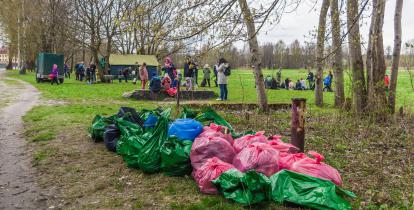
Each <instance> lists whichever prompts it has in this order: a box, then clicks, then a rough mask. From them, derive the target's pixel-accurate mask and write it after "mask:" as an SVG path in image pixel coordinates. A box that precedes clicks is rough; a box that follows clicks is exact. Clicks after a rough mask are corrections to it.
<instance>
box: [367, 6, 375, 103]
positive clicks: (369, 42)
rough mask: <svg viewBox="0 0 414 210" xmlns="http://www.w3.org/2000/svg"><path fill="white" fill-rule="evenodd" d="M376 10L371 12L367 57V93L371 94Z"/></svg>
mask: <svg viewBox="0 0 414 210" xmlns="http://www.w3.org/2000/svg"><path fill="white" fill-rule="evenodd" d="M372 5H377V0H372ZM374 17H375V10H372V13H371V24H370V27H369V35H368V46H367V58H366V61H365V62H366V75H367V84H366V85H367V95H369V88H368V86H369V81H370V80H371V73H370V70H371V68H372V44H371V43H372V36H371V34H373V30H374V20H375V18H374Z"/></svg>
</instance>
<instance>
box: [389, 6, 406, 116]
mask: <svg viewBox="0 0 414 210" xmlns="http://www.w3.org/2000/svg"><path fill="white" fill-rule="evenodd" d="M402 8H403V0H397V2H396V5H395V14H394V51H393V53H392V67H391V81H390V89H389V93H388V94H389V95H388V103H389V108H390V110H391V113H394V112H395V98H396V94H397V77H398V66H399V64H400V54H401V33H402V32H401V13H402Z"/></svg>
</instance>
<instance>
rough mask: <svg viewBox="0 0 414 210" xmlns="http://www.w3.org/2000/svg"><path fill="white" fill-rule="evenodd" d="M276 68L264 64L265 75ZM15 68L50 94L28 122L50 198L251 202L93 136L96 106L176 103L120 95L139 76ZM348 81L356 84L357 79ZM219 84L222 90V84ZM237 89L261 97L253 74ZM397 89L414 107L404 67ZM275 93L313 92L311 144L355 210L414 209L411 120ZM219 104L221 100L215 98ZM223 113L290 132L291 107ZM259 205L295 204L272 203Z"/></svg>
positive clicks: (65, 201) (107, 205)
mask: <svg viewBox="0 0 414 210" xmlns="http://www.w3.org/2000/svg"><path fill="white" fill-rule="evenodd" d="M272 73H273V71H271V70H265V71H264V74H265V76H266V75H271V74H272ZM306 75H307V72H306V71H305V70H284V71H283V72H282V78H285V77H290V78H291V79H293V80H297V79H300V78H301V77H306ZM8 76H9V77H13V78H18V79H22V80H24V81H28V82H30V83H31V84H33V85H34V86H35V87H36V88H38V89H39V90H40V91H41V92H42V95H43V99H44V101H45V102H44V103H42V105H39V106H37V107H35V108H34V109H33V110H31V111H30V112H29V113H28V114H27V115H26V116H25V117H24V121H25V135H26V136H27V139H28V141H29V146H30V147H31V148H32V149H33V159H34V160H33V165H34V166H35V167H36V168H37V170H38V172H39V173H40V174H41V176H39V180H38V182H39V183H40V185H41V186H42V187H44V188H46V189H52V190H54V191H56V192H55V193H56V196H57V197H56V199H52V200H50V201H48V203H49V205H50V206H52V205H53V206H56V207H59V208H64V209H114V208H123V209H148V208H155V209H220V210H221V209H245V208H244V207H242V206H240V205H237V204H235V203H233V202H230V201H227V200H225V199H224V198H223V197H222V196H210V195H204V194H201V193H200V192H199V191H198V188H197V186H196V184H195V182H194V181H193V180H192V178H191V177H167V176H164V175H163V174H154V175H148V174H144V173H142V172H141V171H140V170H135V169H129V168H127V167H126V165H125V164H124V162H123V161H122V158H120V157H119V156H117V155H115V154H113V153H110V152H107V151H106V148H105V147H104V145H103V144H96V143H93V142H92V140H91V138H90V137H89V136H88V133H87V128H88V127H89V126H90V123H91V120H92V118H93V117H94V116H95V115H96V114H102V115H112V114H114V113H116V112H117V110H118V109H119V107H121V106H131V107H135V108H137V109H141V108H155V107H157V106H161V107H171V106H172V105H171V104H170V103H165V102H150V101H136V100H129V99H125V98H122V97H121V95H122V93H124V92H126V91H131V90H134V89H137V88H139V86H133V85H132V84H131V83H128V84H125V83H121V84H119V83H118V82H117V81H116V82H114V83H113V84H95V85H87V84H86V83H80V82H78V81H76V80H74V79H69V80H66V81H65V83H64V84H62V85H59V86H56V85H54V86H51V85H50V84H49V83H39V84H38V83H36V82H35V79H34V74H33V73H28V74H26V75H19V74H18V73H17V72H16V71H10V72H8ZM200 77H201V76H200ZM346 78H347V77H346ZM347 81H349V80H347ZM10 85H13V84H10ZM346 86H347V87H348V88H349V82H347V83H346ZM242 87H243V88H242ZM212 89H213V90H214V91H216V92H217V91H218V88H212ZM243 89H244V91H243ZM229 91H230V95H229V96H230V98H229V99H230V100H229V101H228V102H227V103H232V102H253V103H254V102H255V101H256V93H255V88H254V79H253V74H252V73H251V72H249V71H246V70H234V71H233V72H232V76H231V77H230V84H229ZM398 91H399V92H398V105H404V106H406V107H413V103H414V94H413V92H414V91H413V90H412V89H411V85H410V80H409V74H408V73H407V72H404V71H403V72H401V73H400V77H399V86H398ZM243 93H244V94H243ZM267 94H268V98H269V103H290V99H291V98H296V97H304V98H307V99H308V100H309V103H308V104H309V109H308V112H307V117H306V126H305V128H306V150H316V151H318V152H320V153H321V154H323V155H324V156H325V158H326V160H325V162H326V163H328V164H330V165H332V166H334V167H335V168H337V169H338V170H339V172H340V173H341V175H342V179H343V182H344V188H346V189H349V190H352V191H354V192H355V193H356V194H357V195H358V198H357V199H355V200H353V201H352V205H353V208H355V209H358V208H367V209H378V208H383V209H387V208H395V209H412V207H413V203H414V194H413V193H412V191H410V190H407V189H412V180H414V166H413V164H412V158H410V157H414V150H413V148H414V145H413V144H414V139H413V138H414V137H413V136H414V135H413V132H412V131H413V130H414V127H413V125H414V120H413V119H412V118H408V117H407V118H402V119H399V118H397V119H392V120H391V121H390V122H389V123H386V124H376V123H373V122H372V121H371V120H370V119H364V118H359V117H357V116H354V115H352V114H349V113H343V112H340V111H339V110H337V109H334V108H333V106H332V103H333V93H324V99H325V103H326V106H324V107H323V108H316V107H315V106H314V105H313V101H314V97H313V91H293V90H291V91H287V90H268V91H267ZM349 94H350V93H349V92H347V95H348V96H349ZM211 103H217V102H216V101H215V100H212V101H211ZM218 103H220V102H218ZM219 113H220V114H221V115H222V116H223V117H224V118H226V119H227V120H228V121H229V122H230V123H231V124H232V125H233V127H234V128H235V129H236V131H238V132H240V131H246V130H264V131H266V133H267V135H272V134H282V135H283V136H286V138H285V139H286V140H287V139H289V136H288V135H289V133H290V112H289V111H286V110H279V111H273V112H271V113H269V114H263V113H257V112H254V111H253V112H251V113H250V114H251V116H250V117H249V118H246V117H245V115H244V113H243V110H230V111H229V110H219ZM251 208H253V209H290V207H287V206H280V205H276V204H274V203H264V204H263V205H259V206H251Z"/></svg>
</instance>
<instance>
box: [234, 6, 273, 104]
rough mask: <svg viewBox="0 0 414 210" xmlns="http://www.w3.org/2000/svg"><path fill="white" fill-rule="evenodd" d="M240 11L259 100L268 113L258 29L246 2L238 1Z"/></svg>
mask: <svg viewBox="0 0 414 210" xmlns="http://www.w3.org/2000/svg"><path fill="white" fill-rule="evenodd" d="M238 1H239V5H240V9H241V11H242V13H243V17H244V22H245V24H246V28H247V35H248V40H249V48H250V53H251V63H252V64H253V66H254V70H253V72H254V78H255V83H256V89H257V99H258V102H259V106H260V109H261V110H264V111H267V110H268V104H267V96H266V90H265V86H264V81H263V73H262V62H261V60H260V53H259V43H258V42H257V36H256V27H255V25H254V19H253V15H252V13H251V11H250V9H249V7H248V5H247V1H246V0H238Z"/></svg>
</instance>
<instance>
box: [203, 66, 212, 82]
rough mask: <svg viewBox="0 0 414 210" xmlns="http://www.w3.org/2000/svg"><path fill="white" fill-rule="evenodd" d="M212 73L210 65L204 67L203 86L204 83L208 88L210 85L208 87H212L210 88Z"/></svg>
mask: <svg viewBox="0 0 414 210" xmlns="http://www.w3.org/2000/svg"><path fill="white" fill-rule="evenodd" d="M210 73H211V71H210V66H209V65H208V64H206V65H204V69H203V82H202V84H203V83H204V86H207V84H208V87H211V86H210Z"/></svg>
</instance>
